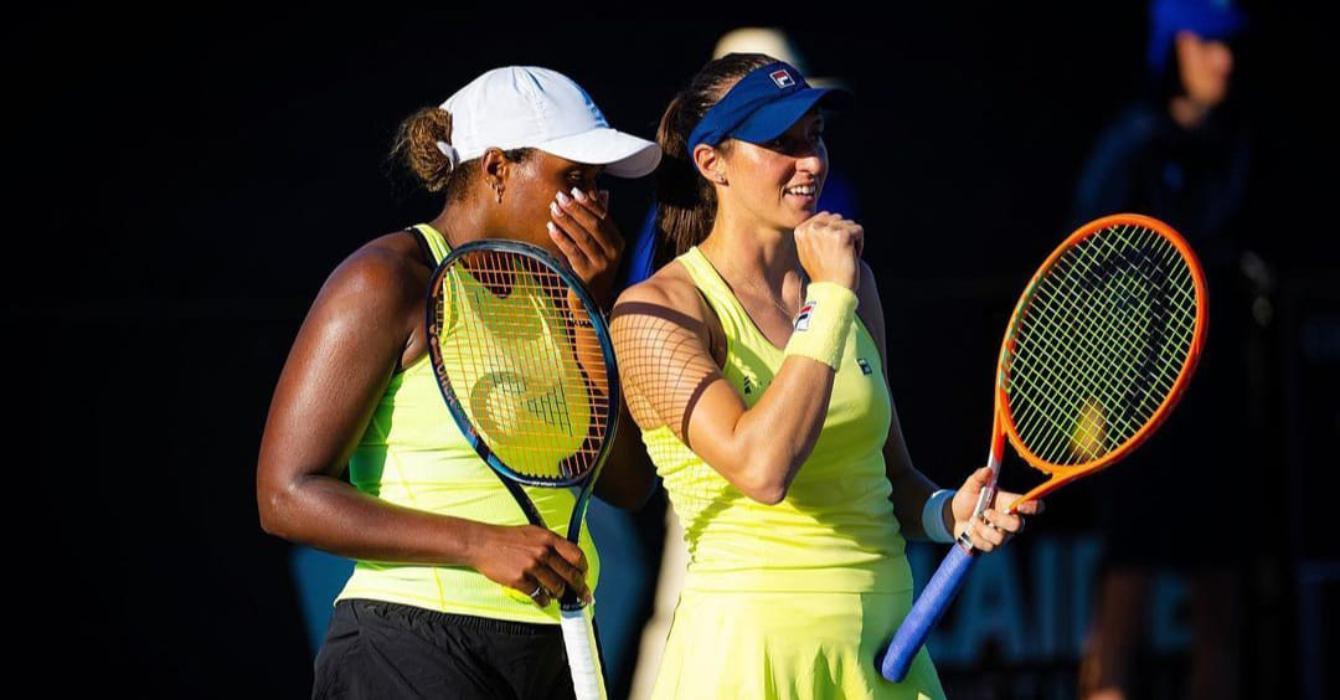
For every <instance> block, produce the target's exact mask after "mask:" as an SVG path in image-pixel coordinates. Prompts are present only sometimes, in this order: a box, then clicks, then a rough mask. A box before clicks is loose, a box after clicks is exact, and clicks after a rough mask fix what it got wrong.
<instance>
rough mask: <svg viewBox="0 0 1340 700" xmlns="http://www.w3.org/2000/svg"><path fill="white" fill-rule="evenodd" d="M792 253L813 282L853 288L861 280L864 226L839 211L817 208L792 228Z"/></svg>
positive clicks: (854, 288)
mask: <svg viewBox="0 0 1340 700" xmlns="http://www.w3.org/2000/svg"><path fill="white" fill-rule="evenodd" d="M795 237H796V253H797V254H798V255H799V257H800V264H801V266H802V267H804V268H805V272H806V273H807V274H808V275H809V276H810V280H811V281H813V282H833V283H836V284H840V285H842V286H844V287H846V288H848V289H850V290H852V291H856V288H857V286H858V283H859V281H860V279H861V266H860V263H859V260H860V257H861V248H862V246H863V245H864V240H865V229H863V228H861V225H860V224H858V223H856V222H855V221H852V220H851V219H844V218H843V217H842V215H841V214H833V213H829V212H826V211H821V212H819V213H818V214H815V215H814V216H811V217H810V218H808V219H806V220H805V221H804V222H802V223H801V224H800V225H799V226H797V227H796V230H795Z"/></svg>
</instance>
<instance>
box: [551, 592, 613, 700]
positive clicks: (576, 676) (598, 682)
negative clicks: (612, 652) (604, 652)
mask: <svg viewBox="0 0 1340 700" xmlns="http://www.w3.org/2000/svg"><path fill="white" fill-rule="evenodd" d="M590 611H591V608H590V606H586V605H583V606H582V607H581V608H578V609H577V610H560V611H559V621H560V623H561V624H562V626H563V646H565V647H567V650H568V668H569V669H570V670H571V671H572V688H573V690H574V691H575V692H576V695H577V700H606V696H605V678H604V676H603V675H602V674H601V672H600V653H599V652H598V651H597V649H596V633H595V629H594V628H593V627H592V626H591V618H590V614H591V612H590Z"/></svg>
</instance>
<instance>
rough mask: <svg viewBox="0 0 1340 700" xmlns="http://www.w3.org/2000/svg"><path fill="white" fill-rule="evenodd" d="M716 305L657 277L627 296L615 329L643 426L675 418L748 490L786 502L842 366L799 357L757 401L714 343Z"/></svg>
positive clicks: (672, 423)
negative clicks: (734, 378) (719, 357)
mask: <svg viewBox="0 0 1340 700" xmlns="http://www.w3.org/2000/svg"><path fill="white" fill-rule="evenodd" d="M710 313H711V312H710V310H708V309H706V308H705V306H704V305H703V302H702V301H701V300H700V298H699V296H698V294H697V292H696V291H694V289H693V287H692V285H691V283H687V282H680V283H679V284H674V283H672V282H669V281H666V280H664V279H653V280H651V281H648V282H645V283H643V284H640V285H637V286H635V287H632V288H630V289H629V290H628V291H626V292H624V293H623V294H622V295H621V296H620V297H619V301H618V302H617V303H616V304H615V310H614V321H613V324H612V332H613V335H614V346H615V352H616V353H617V354H618V356H619V363H620V371H621V373H622V378H623V382H624V393H625V395H626V396H627V397H628V402H629V409H630V411H631V413H632V415H633V418H634V419H635V420H636V421H637V423H638V425H640V426H641V427H642V429H643V430H652V429H655V428H657V427H660V426H663V425H664V426H669V428H670V429H671V430H672V431H673V432H674V434H675V436H676V437H678V438H679V439H680V440H683V441H684V442H685V444H687V445H689V446H690V447H691V448H692V449H693V450H694V452H696V453H697V454H698V455H699V456H700V457H702V458H703V460H704V461H706V462H707V463H708V464H709V465H711V466H712V468H714V469H716V470H717V471H718V472H720V473H721V475H722V476H723V477H725V478H726V480H727V481H729V482H730V483H731V484H732V485H734V486H735V487H736V488H738V489H740V491H741V492H743V493H744V494H745V495H746V496H748V497H750V498H752V499H754V500H756V501H759V502H762V503H769V504H775V503H778V502H780V501H781V500H782V499H783V498H785V496H786V491H787V489H788V487H789V486H790V484H791V481H792V480H793V479H794V478H795V475H796V472H797V471H798V470H799V468H800V465H801V464H802V463H804V461H805V459H806V458H807V457H808V456H809V453H810V450H811V449H813V447H814V443H815V441H816V440H818V436H819V430H820V429H821V428H822V426H823V417H824V413H825V410H826V408H827V406H828V399H829V396H830V394H831V393H832V388H833V370H832V369H831V368H829V367H828V366H827V365H824V364H823V363H821V362H818V361H816V360H812V359H810V358H808V357H790V358H788V359H787V360H786V361H785V362H784V363H783V364H782V367H781V370H780V371H779V372H778V373H777V376H776V377H775V378H774V379H773V381H772V383H771V384H770V385H769V386H768V388H767V389H766V390H765V391H764V393H763V397H762V398H761V399H760V400H759V401H758V403H757V404H755V405H754V406H753V408H749V407H747V406H746V405H745V402H744V399H743V398H742V397H741V396H740V395H739V394H738V393H737V392H736V391H735V389H734V387H732V386H731V385H730V383H729V382H727V381H726V379H725V378H724V377H723V376H722V374H721V370H720V368H719V367H718V366H717V364H716V362H715V361H714V360H713V359H712V356H711V353H710V352H709V350H708V345H709V335H708V333H709V331H708V327H707V323H706V320H705V319H706V318H707V317H708V314H710Z"/></svg>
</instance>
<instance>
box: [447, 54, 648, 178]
mask: <svg viewBox="0 0 1340 700" xmlns="http://www.w3.org/2000/svg"><path fill="white" fill-rule="evenodd" d="M441 107H442V109H445V110H446V111H448V112H450V113H451V124H452V127H451V141H452V143H447V142H446V141H438V142H437V147H438V149H439V150H441V151H442V153H443V154H444V155H446V156H447V158H448V159H449V160H451V165H452V167H453V168H455V167H456V166H457V165H459V164H460V163H462V162H464V161H467V160H470V159H472V158H478V157H479V156H481V155H483V154H484V151H486V150H488V149H489V148H495V147H496V148H501V149H503V150H511V149H513V148H538V149H540V150H542V151H545V152H546V153H552V154H554V155H556V156H560V157H563V158H567V159H568V160H571V161H575V162H578V163H592V164H600V165H605V166H606V167H605V172H608V173H609V174H610V175H615V176H617V177H630V178H631V177H642V176H643V175H646V174H648V173H650V172H651V171H653V170H655V169H656V165H657V164H658V163H660V162H661V147H660V146H658V145H657V144H656V143H655V142H654V141H648V140H646V139H641V138H638V137H636V136H633V135H632V134H625V133H624V132H622V131H617V130H615V129H611V128H610V125H609V122H607V121H605V115H604V114H602V113H601V112H600V108H599V107H597V106H596V103H595V102H594V101H592V99H591V96H590V95H588V94H586V91H585V90H583V89H582V88H581V86H580V85H578V84H577V83H575V82H573V81H572V79H571V78H569V77H567V76H566V75H563V74H562V73H559V72H558V71H554V70H550V69H548V68H539V67H537V66H507V67H505V68H494V69H493V70H491V71H488V72H487V73H484V74H483V75H481V76H479V77H478V78H475V79H474V80H472V81H471V82H470V84H469V85H466V86H465V87H463V88H461V89H460V90H458V91H457V92H456V94H454V95H452V96H451V97H448V98H447V101H446V102H443V103H442V105H441Z"/></svg>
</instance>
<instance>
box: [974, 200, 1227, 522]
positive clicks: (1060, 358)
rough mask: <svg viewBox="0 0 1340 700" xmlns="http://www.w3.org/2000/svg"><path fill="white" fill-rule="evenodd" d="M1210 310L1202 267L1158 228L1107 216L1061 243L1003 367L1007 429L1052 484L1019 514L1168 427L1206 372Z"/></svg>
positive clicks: (1042, 271)
mask: <svg viewBox="0 0 1340 700" xmlns="http://www.w3.org/2000/svg"><path fill="white" fill-rule="evenodd" d="M1208 303H1209V300H1208V292H1207V288H1206V284H1205V274H1204V271H1203V270H1202V268H1201V265H1200V261H1199V260H1198V259H1197V258H1196V255H1195V253H1194V252H1193V251H1192V250H1191V247H1190V246H1189V245H1188V244H1187V242H1186V240H1185V239H1184V238H1183V237H1182V236H1181V234H1179V233H1178V232H1177V231H1175V230H1174V229H1173V228H1172V227H1171V226H1169V225H1168V224H1166V223H1164V222H1162V221H1159V220H1157V219H1154V218H1151V217H1148V216H1142V215H1139V214H1115V215H1112V216H1106V217H1103V218H1100V219H1096V220H1094V221H1091V222H1089V223H1087V224H1085V225H1084V226H1081V227H1080V228H1079V229H1077V230H1076V231H1075V232H1074V233H1072V234H1071V235H1070V236H1069V237H1067V238H1066V239H1065V241H1063V242H1062V243H1061V244H1060V245H1059V246H1057V248H1056V250H1055V251H1053V252H1052V254H1051V255H1050V256H1049V257H1048V258H1047V260H1046V262H1044V263H1043V264H1042V266H1041V267H1040V268H1039V269H1038V271H1037V272H1036V273H1034V275H1033V278H1032V279H1031V280H1030V281H1029V283H1028V285H1027V287H1025V289H1024V292H1023V294H1021V295H1020V297H1019V301H1018V303H1017V304H1016V305H1015V308H1014V313H1013V314H1012V316H1011V319H1010V322H1009V324H1007V326H1006V331H1005V337H1004V339H1003V341H1002V342H1001V350H1000V356H999V361H998V365H997V381H996V395H995V404H996V416H997V421H998V422H999V425H1000V429H1001V430H1003V432H1004V434H1005V436H1006V437H1007V438H1008V439H1009V441H1010V443H1011V444H1012V445H1014V447H1015V450H1016V451H1017V452H1018V453H1019V455H1020V457H1022V458H1023V459H1024V461H1025V462H1027V463H1028V464H1029V465H1030V466H1032V467H1034V468H1036V469H1039V470H1041V471H1043V472H1046V473H1047V474H1049V475H1051V476H1052V478H1051V479H1050V480H1049V481H1047V482H1046V483H1044V484H1042V485H1040V486H1038V487H1037V488H1035V489H1033V490H1032V491H1030V492H1029V493H1028V494H1026V495H1025V496H1023V497H1022V498H1020V499H1019V500H1018V501H1017V502H1016V505H1017V503H1020V502H1024V501H1027V500H1032V499H1035V498H1038V497H1040V496H1042V495H1044V494H1046V493H1048V492H1050V491H1052V490H1054V489H1056V488H1058V487H1059V486H1061V485H1062V484H1064V483H1066V482H1068V481H1071V480H1073V479H1076V478H1079V477H1081V476H1085V475H1087V474H1090V473H1093V472H1095V471H1098V470H1100V469H1103V468H1106V467H1108V466H1111V465H1112V464H1115V463H1116V462H1118V461H1120V460H1121V459H1122V458H1124V457H1125V456H1126V455H1128V454H1130V452H1131V451H1132V450H1134V449H1135V448H1136V447H1138V446H1139V445H1140V444H1141V443H1142V442H1144V441H1145V440H1146V439H1148V438H1149V436H1150V435H1152V434H1153V433H1154V431H1155V430H1157V428H1158V427H1159V426H1160V425H1161V424H1162V423H1163V421H1164V420H1166V419H1167V417H1168V415H1169V414H1170V413H1171V411H1172V409H1173V407H1175V406H1176V404H1177V402H1178V400H1179V399H1180V398H1181V396H1182V394H1183V392H1184V391H1185V389H1186V387H1187V385H1188V382H1189V381H1190V379H1191V377H1192V375H1193V374H1194V373H1195V369H1196V364H1197V361H1198V360H1199V357H1200V352H1201V348H1202V347H1203V345H1204V343H1205V337H1206V333H1207V331H1208V328H1207V326H1208V318H1209V317H1208V313H1207V310H1208ZM1013 507H1014V505H1011V507H1010V508H1011V509H1013Z"/></svg>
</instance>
